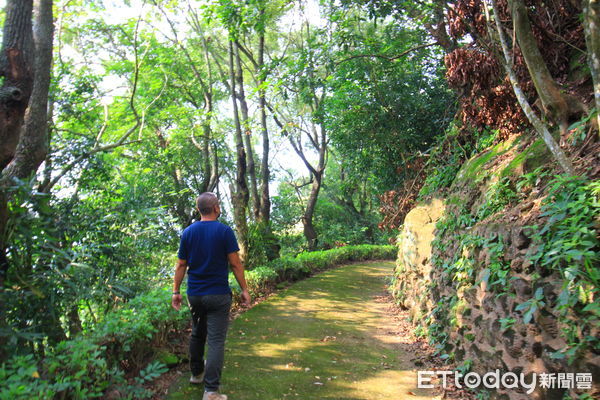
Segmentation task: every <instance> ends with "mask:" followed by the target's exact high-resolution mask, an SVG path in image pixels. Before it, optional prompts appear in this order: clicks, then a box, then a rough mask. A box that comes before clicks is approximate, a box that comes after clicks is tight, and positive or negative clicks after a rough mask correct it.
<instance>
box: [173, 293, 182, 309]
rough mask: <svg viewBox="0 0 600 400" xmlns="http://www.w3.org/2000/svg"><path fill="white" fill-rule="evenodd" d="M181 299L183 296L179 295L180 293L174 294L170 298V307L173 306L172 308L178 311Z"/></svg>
mask: <svg viewBox="0 0 600 400" xmlns="http://www.w3.org/2000/svg"><path fill="white" fill-rule="evenodd" d="M182 300H183V298H182V297H181V295H180V294H174V295H173V297H172V298H171V307H173V308H174V309H176V310H177V311H179V310H180V309H181V301H182Z"/></svg>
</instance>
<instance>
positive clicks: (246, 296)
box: [242, 289, 252, 307]
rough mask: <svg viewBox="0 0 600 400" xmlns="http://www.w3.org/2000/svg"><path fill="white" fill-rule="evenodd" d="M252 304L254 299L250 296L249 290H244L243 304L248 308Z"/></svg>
mask: <svg viewBox="0 0 600 400" xmlns="http://www.w3.org/2000/svg"><path fill="white" fill-rule="evenodd" d="M251 302H252V297H251V296H250V293H249V292H248V289H246V290H243V291H242V304H243V305H245V306H246V307H248V306H249V305H250V303H251Z"/></svg>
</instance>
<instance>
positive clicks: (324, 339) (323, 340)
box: [321, 336, 337, 342]
mask: <svg viewBox="0 0 600 400" xmlns="http://www.w3.org/2000/svg"><path fill="white" fill-rule="evenodd" d="M333 340H337V337H335V336H325V337H324V338H323V339H321V342H329V341H333Z"/></svg>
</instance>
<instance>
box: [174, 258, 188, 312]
mask: <svg viewBox="0 0 600 400" xmlns="http://www.w3.org/2000/svg"><path fill="white" fill-rule="evenodd" d="M187 266H188V265H187V261H186V260H182V259H181V258H179V259H177V265H176V266H175V277H174V278H173V297H172V298H171V305H172V306H173V308H174V309H176V310H177V311H179V309H180V308H181V301H182V297H181V293H179V289H180V288H181V282H182V281H183V277H184V276H185V273H186V271H187Z"/></svg>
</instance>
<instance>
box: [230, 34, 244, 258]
mask: <svg viewBox="0 0 600 400" xmlns="http://www.w3.org/2000/svg"><path fill="white" fill-rule="evenodd" d="M233 46H234V45H233V42H232V41H230V42H229V77H230V81H231V82H230V90H231V101H232V104H233V122H234V125H235V148H236V178H235V190H233V191H232V192H233V193H232V196H231V201H232V203H233V220H234V222H235V226H236V229H237V233H238V242H239V245H240V256H241V258H242V259H245V257H246V254H248V223H247V221H246V209H247V208H248V198H249V192H248V184H247V182H246V151H245V149H244V139H243V138H242V127H241V125H240V117H239V114H238V106H237V99H236V91H235V83H236V76H235V68H234V63H233V58H234V50H233Z"/></svg>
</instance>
